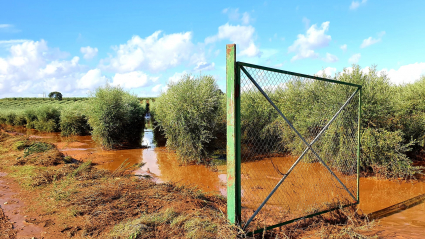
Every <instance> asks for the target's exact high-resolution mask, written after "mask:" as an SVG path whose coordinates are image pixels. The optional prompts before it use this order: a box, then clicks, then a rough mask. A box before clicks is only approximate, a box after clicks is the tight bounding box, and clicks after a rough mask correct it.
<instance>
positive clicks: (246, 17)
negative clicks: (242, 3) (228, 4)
mask: <svg viewBox="0 0 425 239" xmlns="http://www.w3.org/2000/svg"><path fill="white" fill-rule="evenodd" d="M241 21H242V23H243V24H245V25H248V24H249V22H250V21H251V17H250V16H249V13H247V12H244V13H243V15H242V18H241Z"/></svg>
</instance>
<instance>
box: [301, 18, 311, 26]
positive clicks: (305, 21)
mask: <svg viewBox="0 0 425 239" xmlns="http://www.w3.org/2000/svg"><path fill="white" fill-rule="evenodd" d="M302 21H303V23H304V26H305V29H308V28H309V27H310V19H308V18H306V17H303V20H302Z"/></svg>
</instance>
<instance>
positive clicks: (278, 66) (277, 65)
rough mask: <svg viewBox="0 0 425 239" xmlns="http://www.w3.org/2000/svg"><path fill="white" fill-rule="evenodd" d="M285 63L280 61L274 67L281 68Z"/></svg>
mask: <svg viewBox="0 0 425 239" xmlns="http://www.w3.org/2000/svg"><path fill="white" fill-rule="evenodd" d="M283 65H284V63H283V62H282V63H278V64H276V65H274V66H273V67H275V68H281V67H282V66H283Z"/></svg>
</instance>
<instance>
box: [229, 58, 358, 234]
mask: <svg viewBox="0 0 425 239" xmlns="http://www.w3.org/2000/svg"><path fill="white" fill-rule="evenodd" d="M236 64H237V67H236V69H237V71H238V72H237V73H236V75H237V77H239V79H238V80H240V143H241V146H240V155H241V156H240V158H241V164H240V180H241V207H242V210H241V220H242V226H244V227H245V229H246V230H249V231H252V230H257V229H263V228H267V227H273V226H276V225H282V224H283V223H285V222H291V221H293V220H297V219H299V218H303V217H307V216H310V215H313V214H317V213H320V212H325V211H328V210H331V209H335V208H338V207H340V206H344V205H349V204H353V203H357V202H358V195H357V194H358V190H357V188H358V165H357V164H358V144H359V141H358V125H359V97H360V95H359V90H360V86H357V85H354V84H344V83H342V84H341V83H339V82H336V81H332V80H327V79H323V78H318V77H313V76H307V75H301V74H297V73H291V72H285V71H280V70H275V69H270V68H265V67H261V66H255V65H251V64H247V63H241V62H237V63H236Z"/></svg>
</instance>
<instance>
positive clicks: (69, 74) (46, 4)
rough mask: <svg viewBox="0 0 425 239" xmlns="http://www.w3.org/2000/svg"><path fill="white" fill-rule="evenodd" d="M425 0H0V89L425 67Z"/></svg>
mask: <svg viewBox="0 0 425 239" xmlns="http://www.w3.org/2000/svg"><path fill="white" fill-rule="evenodd" d="M424 10H425V2H424V1H423V0H409V1H398V0H397V1H396V0H380V1H378V0H357V1H343V0H340V1H327V0H323V1H295V0H294V1H268V0H267V1H249V0H244V1H238V0H235V1H219V0H216V1H199V0H198V1H189V0H187V1H95V0H92V1H78V0H75V1H44V0H40V1H25V0H22V1H9V0H0V98H4V97H39V96H42V95H43V93H46V94H48V93H49V92H51V91H59V92H61V93H62V94H63V96H64V97H74V96H80V97H85V96H88V95H89V94H90V92H93V91H94V90H95V89H96V88H97V87H100V86H104V85H106V84H110V85H120V86H121V87H123V88H124V89H126V90H128V91H130V92H131V93H132V94H135V95H138V96H140V97H143V96H148V97H149V96H158V95H159V94H160V93H161V92H164V91H166V90H167V84H168V83H170V82H176V81H178V80H179V79H180V78H181V77H182V76H183V75H185V74H191V75H194V76H197V75H212V76H213V77H214V78H215V79H216V80H217V83H218V85H219V87H220V88H221V89H222V90H223V91H225V85H226V84H225V80H226V60H225V59H226V54H225V49H226V44H230V43H235V44H236V47H237V61H243V62H247V63H252V64H258V65H264V66H268V67H273V68H278V69H282V70H287V71H293V72H299V73H303V74H310V75H314V74H321V73H322V72H323V71H324V72H325V73H326V74H327V75H330V76H335V74H337V73H338V72H341V71H343V69H344V68H348V69H351V68H350V67H352V64H358V65H360V67H362V68H363V70H364V72H367V71H368V69H369V67H372V66H376V69H377V70H378V71H379V72H380V73H382V74H384V73H385V74H387V76H388V77H389V78H390V80H391V82H393V83H394V84H406V83H411V82H414V81H415V80H417V79H419V78H420V76H421V75H425V40H424V39H425V25H424V23H425V14H423V13H424Z"/></svg>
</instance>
